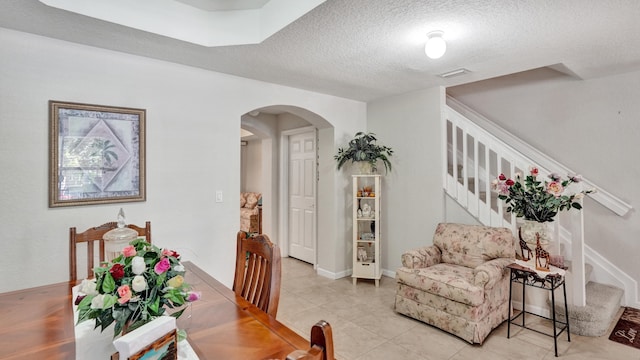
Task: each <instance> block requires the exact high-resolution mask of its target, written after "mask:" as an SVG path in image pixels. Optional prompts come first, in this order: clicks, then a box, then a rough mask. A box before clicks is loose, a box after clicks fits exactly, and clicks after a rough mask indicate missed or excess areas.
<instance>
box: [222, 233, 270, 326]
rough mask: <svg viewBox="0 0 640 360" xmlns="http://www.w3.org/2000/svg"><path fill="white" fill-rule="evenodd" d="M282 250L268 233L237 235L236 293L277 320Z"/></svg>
mask: <svg viewBox="0 0 640 360" xmlns="http://www.w3.org/2000/svg"><path fill="white" fill-rule="evenodd" d="M280 277H281V263H280V248H278V246H277V245H275V244H274V243H272V242H271V240H269V237H268V236H267V235H265V234H259V235H256V236H251V237H250V236H248V235H247V233H246V232H244V231H239V232H238V236H237V252H236V273H235V277H234V279H233V291H234V292H235V293H236V295H238V296H241V297H243V298H244V299H246V300H247V301H249V302H250V303H252V304H253V305H255V306H257V307H258V308H259V309H260V310H262V311H264V312H266V313H267V314H269V315H271V316H273V317H274V318H275V317H276V313H277V312H278V302H280Z"/></svg>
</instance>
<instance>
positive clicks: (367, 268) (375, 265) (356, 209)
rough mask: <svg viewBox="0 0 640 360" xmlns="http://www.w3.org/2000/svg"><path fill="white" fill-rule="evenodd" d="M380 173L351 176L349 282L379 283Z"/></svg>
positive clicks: (380, 274) (377, 284) (380, 273)
mask: <svg viewBox="0 0 640 360" xmlns="http://www.w3.org/2000/svg"><path fill="white" fill-rule="evenodd" d="M380 179H381V176H380V175H353V273H352V275H351V277H352V278H353V284H354V285H355V284H356V283H357V281H358V279H359V278H360V279H373V280H375V284H376V286H380V277H381V276H382V271H381V270H380V241H381V239H380V198H381V194H382V188H381V186H380Z"/></svg>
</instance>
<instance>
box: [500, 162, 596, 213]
mask: <svg viewBox="0 0 640 360" xmlns="http://www.w3.org/2000/svg"><path fill="white" fill-rule="evenodd" d="M538 173H539V170H538V168H536V167H532V168H530V169H529V175H527V176H526V177H525V178H524V181H523V179H522V175H521V174H519V173H516V174H515V179H509V178H507V177H506V176H505V175H504V174H500V175H499V176H498V178H497V179H495V180H494V181H493V182H492V183H491V186H492V188H493V190H494V191H496V192H497V193H498V198H499V199H501V200H504V201H505V202H506V203H507V205H508V206H507V212H513V213H515V215H516V216H517V217H524V218H525V219H526V220H534V221H538V222H547V221H553V219H554V218H555V216H556V215H557V214H558V212H559V211H562V210H569V209H571V208H573V209H578V210H580V209H582V205H580V203H579V201H578V200H579V199H581V198H582V197H584V195H585V194H588V193H591V192H593V190H585V191H581V192H578V193H575V194H567V193H566V192H567V191H566V190H567V186H569V185H570V184H572V183H578V182H580V181H581V180H582V178H581V177H580V176H579V175H573V176H571V175H570V176H568V177H567V179H565V180H562V178H561V177H560V176H559V175H557V174H550V175H549V179H550V181H544V183H543V182H541V181H538V180H537V176H538Z"/></svg>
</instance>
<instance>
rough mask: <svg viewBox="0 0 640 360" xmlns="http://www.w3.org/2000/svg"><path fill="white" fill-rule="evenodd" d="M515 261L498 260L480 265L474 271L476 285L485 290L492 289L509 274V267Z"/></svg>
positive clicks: (507, 259)
mask: <svg viewBox="0 0 640 360" xmlns="http://www.w3.org/2000/svg"><path fill="white" fill-rule="evenodd" d="M513 261H514V260H513V259H509V258H497V259H493V260H489V261H487V262H485V263H484V264H481V265H478V266H477V267H476V268H475V269H473V275H474V283H475V284H476V285H477V286H483V287H484V288H485V289H491V288H492V287H493V285H495V284H496V282H498V280H500V279H502V277H503V276H504V275H505V274H506V273H507V272H506V270H507V265H509V264H511V263H513Z"/></svg>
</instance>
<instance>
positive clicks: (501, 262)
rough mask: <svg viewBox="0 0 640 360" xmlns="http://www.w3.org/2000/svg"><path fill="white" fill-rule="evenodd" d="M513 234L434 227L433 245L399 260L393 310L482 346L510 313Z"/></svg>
mask: <svg viewBox="0 0 640 360" xmlns="http://www.w3.org/2000/svg"><path fill="white" fill-rule="evenodd" d="M514 258H515V250H514V238H513V234H512V233H511V230H509V229H507V228H495V227H487V226H479V225H464V224H452V223H441V224H438V226H437V228H436V231H435V234H434V236H433V245H431V246H426V247H423V248H419V249H415V250H411V251H409V252H406V253H404V254H403V255H402V267H401V268H399V269H398V270H397V271H396V281H397V291H396V299H395V310H396V312H398V313H401V314H404V315H407V316H410V317H412V318H415V319H417V320H420V321H423V322H425V323H427V324H430V325H433V326H435V327H438V328H440V329H442V330H444V331H446V332H449V333H451V334H454V335H456V336H458V337H460V338H462V339H464V340H466V341H468V342H470V343H472V344H473V343H478V344H482V342H483V341H484V339H485V338H486V337H487V336H488V335H489V333H490V332H491V330H493V329H494V328H496V327H497V326H498V325H500V324H501V323H502V322H503V321H505V320H506V319H507V317H508V316H509V314H510V311H509V310H510V309H509V308H510V306H509V272H508V270H507V269H506V266H507V265H509V264H510V263H512V262H513V261H514Z"/></svg>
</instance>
